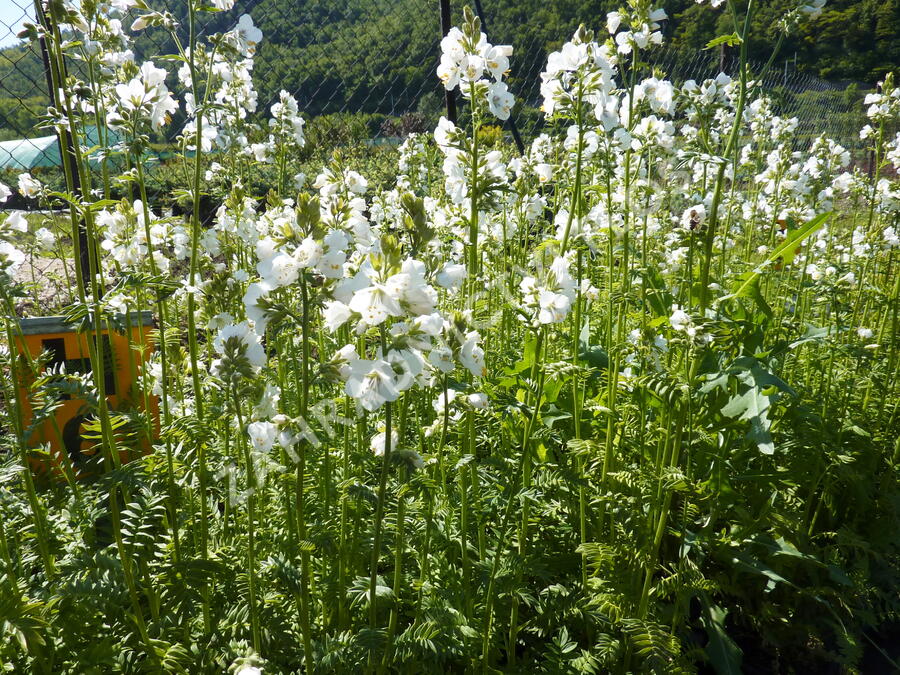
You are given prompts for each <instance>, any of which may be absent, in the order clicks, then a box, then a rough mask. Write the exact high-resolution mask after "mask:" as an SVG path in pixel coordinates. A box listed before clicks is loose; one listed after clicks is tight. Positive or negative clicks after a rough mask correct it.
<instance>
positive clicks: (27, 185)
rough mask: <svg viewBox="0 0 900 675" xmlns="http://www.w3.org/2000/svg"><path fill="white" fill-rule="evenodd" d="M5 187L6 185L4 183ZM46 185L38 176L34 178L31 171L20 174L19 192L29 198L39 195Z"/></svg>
mask: <svg viewBox="0 0 900 675" xmlns="http://www.w3.org/2000/svg"><path fill="white" fill-rule="evenodd" d="M4 187H6V186H5V185H4ZM43 187H44V186H43V185H42V184H41V181H39V180H38V179H37V178H32V177H31V174H30V173H22V174H19V192H21V193H22V195H23V196H25V197H28V198H34V197H37V196H38V194H39V193H40V191H41V188H43Z"/></svg>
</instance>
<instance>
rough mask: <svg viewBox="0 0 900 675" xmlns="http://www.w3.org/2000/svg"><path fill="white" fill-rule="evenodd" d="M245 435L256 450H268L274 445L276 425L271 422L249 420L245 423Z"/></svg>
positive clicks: (276, 431)
mask: <svg viewBox="0 0 900 675" xmlns="http://www.w3.org/2000/svg"><path fill="white" fill-rule="evenodd" d="M247 435H248V436H249V437H250V443H251V444H252V445H253V449H254V450H256V452H268V451H269V450H271V449H272V447H273V446H274V445H275V438H276V437H277V436H278V427H276V426H275V425H274V424H272V423H271V422H251V423H250V424H248V425H247Z"/></svg>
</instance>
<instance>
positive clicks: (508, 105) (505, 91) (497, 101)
mask: <svg viewBox="0 0 900 675" xmlns="http://www.w3.org/2000/svg"><path fill="white" fill-rule="evenodd" d="M487 100H488V109H489V110H490V111H491V113H492V114H493V115H494V116H496V117H497V118H498V119H501V120H508V119H509V113H510V111H511V110H512V107H513V105H514V104H515V102H516V99H515V97H514V96H513V95H512V94H511V93H510V92H509V88H508V87H507V86H506V83H505V82H494V83H493V84H492V85H490V86H489V87H488V91H487Z"/></svg>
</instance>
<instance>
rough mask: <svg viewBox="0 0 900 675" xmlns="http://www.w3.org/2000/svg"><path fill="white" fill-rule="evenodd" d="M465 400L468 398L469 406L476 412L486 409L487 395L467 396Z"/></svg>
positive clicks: (479, 393)
mask: <svg viewBox="0 0 900 675" xmlns="http://www.w3.org/2000/svg"><path fill="white" fill-rule="evenodd" d="M467 398H468V401H469V404H470V405H471V406H472V407H473V408H475V409H476V410H487V409H488V397H487V394H484V393H481V392H478V393H477V394H469V396H468V397H467Z"/></svg>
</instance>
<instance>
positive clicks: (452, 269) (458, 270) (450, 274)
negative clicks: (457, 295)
mask: <svg viewBox="0 0 900 675" xmlns="http://www.w3.org/2000/svg"><path fill="white" fill-rule="evenodd" d="M465 278H466V266H465V265H459V264H456V263H448V264H447V265H444V269H442V270H441V271H440V272H438V274H437V277H436V278H435V280H436V281H437V283H438V286H441V287H442V288H459V287H460V286H462V282H463V279H465Z"/></svg>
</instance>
